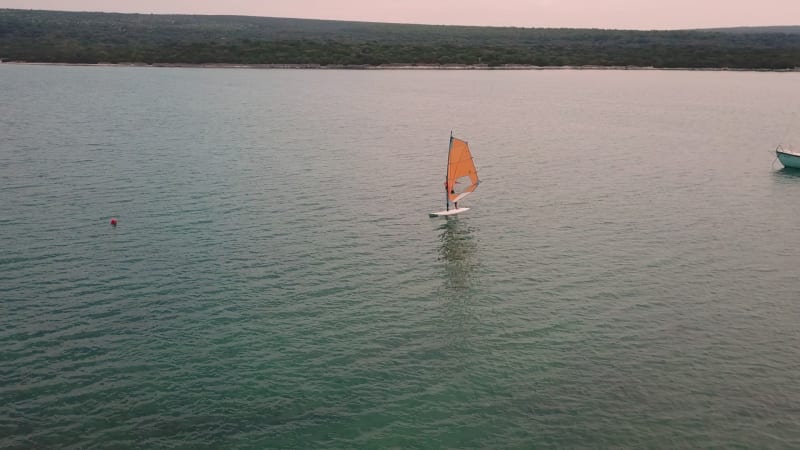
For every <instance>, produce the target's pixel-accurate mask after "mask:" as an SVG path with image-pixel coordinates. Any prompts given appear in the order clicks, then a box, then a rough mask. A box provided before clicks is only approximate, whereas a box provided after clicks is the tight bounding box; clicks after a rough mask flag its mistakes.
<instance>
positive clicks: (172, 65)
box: [0, 61, 800, 72]
mask: <svg viewBox="0 0 800 450" xmlns="http://www.w3.org/2000/svg"><path fill="white" fill-rule="evenodd" d="M6 64H8V65H28V66H79V67H161V68H188V69H192V68H195V69H278V70H287V69H295V70H297V69H300V70H668V71H692V72H800V67H795V68H793V69H745V68H735V67H642V66H592V65H589V66H532V65H524V64H504V65H499V66H489V65H488V64H380V65H376V66H373V65H366V64H364V65H360V64H328V65H321V64H225V63H207V64H187V63H154V64H146V63H96V64H90V63H62V62H29V61H0V65H6Z"/></svg>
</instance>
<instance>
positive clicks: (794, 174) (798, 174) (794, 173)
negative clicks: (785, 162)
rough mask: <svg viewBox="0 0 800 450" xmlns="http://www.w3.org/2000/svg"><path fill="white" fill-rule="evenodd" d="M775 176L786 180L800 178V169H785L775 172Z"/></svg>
mask: <svg viewBox="0 0 800 450" xmlns="http://www.w3.org/2000/svg"><path fill="white" fill-rule="evenodd" d="M775 175H776V176H778V177H781V178H785V179H791V178H800V169H793V168H791V167H783V168H781V169H778V170H776V171H775Z"/></svg>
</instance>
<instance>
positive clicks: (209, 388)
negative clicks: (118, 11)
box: [0, 64, 800, 448]
mask: <svg viewBox="0 0 800 450" xmlns="http://www.w3.org/2000/svg"><path fill="white" fill-rule="evenodd" d="M799 84H800V74H798V73H750V72H692V71H594V70H580V71H570V70H552V71H431V70H420V71H404V70H396V71H336V70H309V71H303V70H247V69H182V68H123V67H53V66H23V65H8V64H3V65H2V66H0V447H4V448H9V447H11V448H52V447H68V448H108V447H147V448H153V447H185V448H226V447H233V448H268V447H272V448H274V447H284V448H285V447H289V448H321V447H351V448H352V447H373V448H375V447H484V448H515V447H516V448H541V447H633V448H644V447H732V446H744V447H797V446H800V426H799V425H798V423H800V407H798V405H800V331H798V323H800V285H799V284H798V275H800V250H798V248H797V246H796V245H795V244H794V238H795V237H796V236H797V231H798V226H799V225H800V202H798V201H797V199H798V198H800V176H799V175H798V173H797V172H792V171H787V170H784V169H781V167H780V164H778V163H777V162H775V155H774V152H773V150H774V148H775V147H776V145H777V144H778V143H780V142H781V139H782V137H783V136H784V135H785V134H786V133H787V131H791V130H792V129H796V128H797V127H800V122H798V121H797V116H796V112H797V111H798V108H799V106H798V105H800V90H799V89H797V86H798V85H799ZM793 118H794V119H793ZM451 130H452V131H453V133H454V134H455V135H456V136H457V137H459V138H462V139H465V140H467V141H469V143H470V146H471V148H472V152H473V154H474V156H475V161H476V165H477V167H478V171H479V175H480V178H481V181H482V183H481V185H480V186H479V188H478V189H477V190H476V192H475V193H474V194H473V195H472V196H470V197H468V198H467V199H465V200H463V201H462V202H461V203H462V204H463V206H466V207H469V208H471V210H470V211H468V212H466V213H464V214H462V215H459V216H456V217H452V218H449V219H447V218H433V219H432V218H429V217H428V213H429V212H431V211H438V210H441V209H442V208H443V207H444V198H445V196H444V192H443V188H442V182H443V181H444V175H445V163H446V157H447V146H448V139H449V136H450V132H451ZM112 217H114V218H117V219H118V225H117V226H116V227H112V226H110V225H109V221H110V219H111V218H112Z"/></svg>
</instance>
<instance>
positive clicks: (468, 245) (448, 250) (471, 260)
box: [439, 217, 478, 289]
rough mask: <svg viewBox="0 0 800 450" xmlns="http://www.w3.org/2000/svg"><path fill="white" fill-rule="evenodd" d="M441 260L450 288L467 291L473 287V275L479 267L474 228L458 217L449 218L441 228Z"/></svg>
mask: <svg viewBox="0 0 800 450" xmlns="http://www.w3.org/2000/svg"><path fill="white" fill-rule="evenodd" d="M439 230H440V231H441V233H440V234H439V241H440V245H439V260H440V261H443V262H444V263H445V264H444V269H445V273H446V283H447V285H448V287H450V288H455V289H466V288H469V287H470V286H471V283H472V274H473V271H474V269H475V267H476V266H477V260H476V256H475V255H476V250H477V248H478V245H477V241H476V240H475V236H474V234H473V233H474V232H475V231H476V230H475V229H474V228H473V227H469V226H467V225H466V223H464V222H461V221H459V219H458V217H447V218H446V220H445V221H444V222H443V223H442V224H441V225H440V226H439Z"/></svg>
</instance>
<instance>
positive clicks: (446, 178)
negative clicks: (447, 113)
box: [444, 130, 453, 211]
mask: <svg viewBox="0 0 800 450" xmlns="http://www.w3.org/2000/svg"><path fill="white" fill-rule="evenodd" d="M451 150H453V130H450V145H449V146H448V147H447V165H446V166H445V168H444V170H445V172H444V208H445V211H450V191H449V187H450V151H451Z"/></svg>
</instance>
